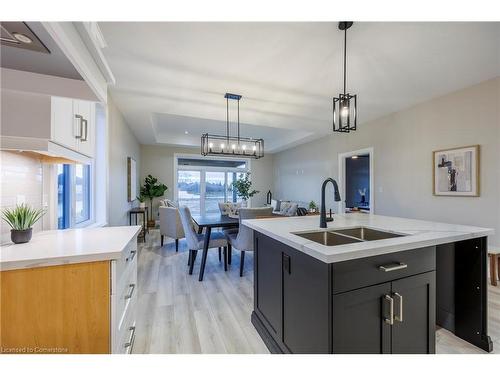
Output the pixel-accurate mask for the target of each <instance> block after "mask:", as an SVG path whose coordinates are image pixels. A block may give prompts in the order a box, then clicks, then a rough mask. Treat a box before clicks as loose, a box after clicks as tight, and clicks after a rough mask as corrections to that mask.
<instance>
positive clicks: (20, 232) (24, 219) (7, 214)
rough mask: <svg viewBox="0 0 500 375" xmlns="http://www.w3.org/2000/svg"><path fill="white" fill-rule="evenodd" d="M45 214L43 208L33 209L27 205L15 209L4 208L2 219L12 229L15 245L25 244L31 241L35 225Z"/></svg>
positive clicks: (11, 237)
mask: <svg viewBox="0 0 500 375" xmlns="http://www.w3.org/2000/svg"><path fill="white" fill-rule="evenodd" d="M44 214H45V210H44V209H43V208H39V209H36V208H33V207H30V206H28V205H27V204H24V203H23V204H19V205H17V206H16V207H14V208H4V209H3V210H2V219H3V220H5V221H6V222H7V224H9V226H10V227H11V228H12V229H11V230H10V239H11V240H12V242H14V243H25V242H29V241H30V240H31V236H32V234H33V225H34V224H35V223H36V222H37V221H38V220H40V219H41V218H42V216H43V215H44Z"/></svg>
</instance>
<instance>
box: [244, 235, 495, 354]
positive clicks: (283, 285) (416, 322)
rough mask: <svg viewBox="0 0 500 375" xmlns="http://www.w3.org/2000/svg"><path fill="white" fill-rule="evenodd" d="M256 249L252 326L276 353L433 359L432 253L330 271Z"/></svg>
mask: <svg viewBox="0 0 500 375" xmlns="http://www.w3.org/2000/svg"><path fill="white" fill-rule="evenodd" d="M480 240H481V239H479V241H480ZM254 242H255V258H254V261H255V266H254V273H255V274H254V277H255V279H254V294H255V295H254V297H255V298H254V311H253V313H252V323H253V324H254V326H255V328H256V329H257V331H258V332H259V334H260V336H261V337H262V339H263V340H264V342H265V343H266V345H267V347H268V349H269V350H270V351H271V352H272V353H334V354H336V353H339V354H340V353H380V354H383V353H398V354H402V353H415V354H425V353H435V330H436V324H437V323H438V324H439V323H440V322H439V321H436V310H437V306H436V247H435V246H431V247H426V248H419V249H412V250H406V251H401V252H396V253H391V254H384V255H377V256H372V257H366V258H360V259H354V260H348V261H343V262H337V263H331V264H329V263H325V262H322V261H320V260H318V259H316V258H314V257H312V256H309V255H307V254H305V253H303V252H301V251H298V250H296V249H294V248H292V247H289V246H287V245H285V244H283V243H281V242H279V241H276V240H274V239H272V238H270V237H268V236H266V235H263V234H261V233H258V232H255V234H254ZM457 244H459V243H457ZM456 247H457V251H460V250H461V247H463V245H457V246H456ZM443 253H445V252H443ZM476 278H477V277H476ZM450 294H454V290H451V291H447V292H444V293H442V300H443V301H444V302H443V304H448V305H449V304H450V302H449V301H450V299H453V298H451V297H450ZM478 298H479V297H478ZM454 306H455V305H454ZM438 310H439V309H438ZM456 315H457V319H460V316H461V314H460V313H458V312H457V313H456ZM478 315H479V314H478ZM483 318H485V317H483ZM481 324H482V323H481ZM476 325H477V324H476ZM461 327H462V326H460V327H457V330H460V329H461ZM446 328H447V329H450V330H451V331H452V332H455V331H454V327H446ZM466 330H467V334H470V331H471V330H470V329H467V328H466ZM482 333H483V334H484V336H486V337H487V335H486V327H484V330H483V331H482ZM456 334H457V335H459V334H458V333H456ZM460 336H461V337H463V335H460ZM485 350H488V347H487V348H485ZM490 350H491V349H490Z"/></svg>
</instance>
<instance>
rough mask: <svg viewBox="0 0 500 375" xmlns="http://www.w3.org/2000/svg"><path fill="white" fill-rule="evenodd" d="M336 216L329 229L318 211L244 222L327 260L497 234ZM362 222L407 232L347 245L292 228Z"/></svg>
mask: <svg viewBox="0 0 500 375" xmlns="http://www.w3.org/2000/svg"><path fill="white" fill-rule="evenodd" d="M334 219H335V220H334V221H333V222H329V223H327V225H328V228H327V229H321V228H320V227H319V216H317V215H315V216H295V217H288V218H281V217H279V218H269V219H254V220H244V221H243V224H244V225H246V226H248V227H249V228H252V229H253V230H256V231H258V232H260V233H263V234H265V235H266V236H269V237H271V238H274V239H275V240H277V241H280V242H282V243H284V244H286V245H288V246H290V247H293V248H295V249H297V250H299V251H302V252H303V253H306V254H308V255H310V256H312V257H314V258H316V259H319V260H321V261H323V262H326V263H335V262H341V261H345V260H351V259H358V258H365V257H369V256H374V255H381V254H388V253H393V252H398V251H403V250H410V249H416V248H423V247H427V246H435V245H440V244H444V243H450V242H456V241H462V240H466V239H471V238H477V237H485V236H490V235H492V234H494V230H493V229H489V228H479V227H473V226H468V225H455V224H444V223H436V222H432V221H423V220H413V219H405V218H399V217H392V216H381V215H369V214H362V213H349V214H339V215H334ZM359 226H362V227H368V228H372V229H379V230H383V231H388V232H394V233H399V234H404V235H405V236H403V237H396V238H389V239H384V240H376V241H366V242H357V243H352V244H348V245H338V246H325V245H322V244H319V243H316V242H313V241H311V240H309V239H306V238H303V237H299V236H297V235H295V234H293V232H307V231H322V230H331V229H341V228H353V227H359Z"/></svg>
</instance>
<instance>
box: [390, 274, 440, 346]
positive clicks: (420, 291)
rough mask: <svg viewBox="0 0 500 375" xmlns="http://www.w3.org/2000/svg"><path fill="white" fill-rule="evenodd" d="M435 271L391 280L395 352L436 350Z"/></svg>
mask: <svg viewBox="0 0 500 375" xmlns="http://www.w3.org/2000/svg"><path fill="white" fill-rule="evenodd" d="M435 289H436V272H434V271H433V272H427V273H423V274H420V275H416V276H411V277H407V278H404V279H400V280H397V281H393V282H392V297H393V299H394V325H393V326H392V353H393V354H429V353H434V352H435V329H436V304H435V294H436V291H435Z"/></svg>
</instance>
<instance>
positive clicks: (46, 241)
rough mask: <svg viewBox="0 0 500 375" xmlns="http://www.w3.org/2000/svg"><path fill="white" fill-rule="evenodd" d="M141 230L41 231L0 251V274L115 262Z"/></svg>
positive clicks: (1, 248)
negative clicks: (107, 261)
mask: <svg viewBox="0 0 500 375" xmlns="http://www.w3.org/2000/svg"><path fill="white" fill-rule="evenodd" d="M140 230H141V227H140V226H138V225H136V226H122V227H103V228H81V229H64V230H50V231H42V232H39V233H36V234H34V235H33V238H32V239H31V241H30V242H28V243H24V244H17V245H16V244H7V245H3V246H1V247H0V270H1V271H8V270H14V269H21V268H35V267H45V266H55V265H61V264H69V263H84V262H96V261H101V260H111V259H118V258H120V257H121V253H122V251H123V250H124V249H125V247H126V246H127V244H128V243H129V242H130V240H132V239H133V238H134V236H136V235H137V234H138V233H139V231H140Z"/></svg>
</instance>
